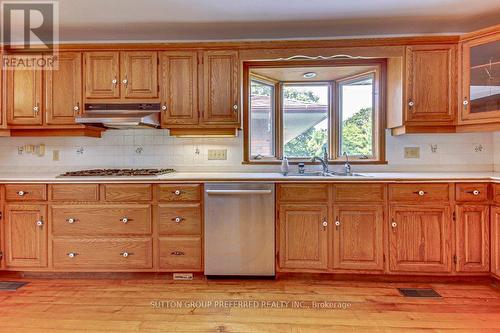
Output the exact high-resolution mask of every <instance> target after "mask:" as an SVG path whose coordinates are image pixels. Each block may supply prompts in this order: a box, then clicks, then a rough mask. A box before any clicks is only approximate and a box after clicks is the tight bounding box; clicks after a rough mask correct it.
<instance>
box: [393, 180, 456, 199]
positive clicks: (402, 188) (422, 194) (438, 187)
mask: <svg viewBox="0 0 500 333" xmlns="http://www.w3.org/2000/svg"><path fill="white" fill-rule="evenodd" d="M389 200H390V201H406V202H438V201H439V202H443V201H449V200H450V186H449V184H390V185H389Z"/></svg>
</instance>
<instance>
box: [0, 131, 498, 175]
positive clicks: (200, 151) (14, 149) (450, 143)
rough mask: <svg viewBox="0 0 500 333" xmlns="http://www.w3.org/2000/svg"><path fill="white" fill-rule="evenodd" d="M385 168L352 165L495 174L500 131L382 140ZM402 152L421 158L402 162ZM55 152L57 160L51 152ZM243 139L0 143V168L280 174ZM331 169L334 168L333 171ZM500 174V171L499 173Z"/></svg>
mask: <svg viewBox="0 0 500 333" xmlns="http://www.w3.org/2000/svg"><path fill="white" fill-rule="evenodd" d="M386 139H387V142H386V150H387V152H386V154H387V160H388V164H387V165H370V166H355V169H356V170H358V171H493V170H494V168H496V167H497V166H498V168H499V169H500V132H498V133H463V134H433V135H431V134H418V135H416V134H413V135H403V136H396V137H394V136H390V135H389V132H387V136H386ZM495 142H498V144H495ZM42 143H43V144H45V155H44V156H42V157H40V156H37V155H35V154H26V153H22V154H20V153H19V151H18V147H22V146H24V145H26V144H34V145H37V144H42ZM405 147H419V148H420V158H418V159H405V158H404V148H405ZM209 149H226V150H227V160H208V150H209ZM54 151H58V153H59V154H58V155H59V156H58V157H59V160H58V161H54V160H53V152H54ZM242 159H243V138H242V135H241V132H240V136H239V137H236V138H176V137H171V136H169V135H168V130H151V129H144V130H142V129H141V130H139V129H133V130H109V131H106V132H105V133H104V134H103V137H102V138H100V139H96V138H79V137H65V138H61V137H49V138H0V167H3V168H5V167H7V168H12V167H17V168H22V167H34V166H36V167H46V168H50V169H54V170H56V169H57V170H72V169H79V168H86V167H173V168H175V169H177V170H180V171H278V170H279V166H249V165H243V164H242V163H241V161H242ZM333 169H335V167H333ZM499 171H500V170H499Z"/></svg>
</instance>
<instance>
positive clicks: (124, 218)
mask: <svg viewBox="0 0 500 333" xmlns="http://www.w3.org/2000/svg"><path fill="white" fill-rule="evenodd" d="M128 221H130V220H129V219H128V217H122V218H121V219H120V222H121V223H123V224H127V223H128Z"/></svg>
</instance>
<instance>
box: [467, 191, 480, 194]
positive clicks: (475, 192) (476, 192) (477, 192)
mask: <svg viewBox="0 0 500 333" xmlns="http://www.w3.org/2000/svg"><path fill="white" fill-rule="evenodd" d="M466 193H469V194H472V195H479V194H481V191H479V190H474V191H467V192H466Z"/></svg>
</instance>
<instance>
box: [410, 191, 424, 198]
mask: <svg viewBox="0 0 500 333" xmlns="http://www.w3.org/2000/svg"><path fill="white" fill-rule="evenodd" d="M413 194H418V195H420V196H421V197H422V196H424V195H426V194H427V192H424V191H417V192H413Z"/></svg>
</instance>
